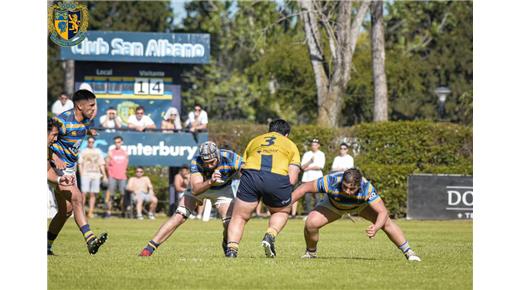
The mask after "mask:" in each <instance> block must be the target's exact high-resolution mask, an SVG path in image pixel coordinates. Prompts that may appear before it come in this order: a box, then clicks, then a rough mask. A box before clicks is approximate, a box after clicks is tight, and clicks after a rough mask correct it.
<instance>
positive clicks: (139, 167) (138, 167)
mask: <svg viewBox="0 0 520 290" xmlns="http://www.w3.org/2000/svg"><path fill="white" fill-rule="evenodd" d="M135 169H142V170H143V171H144V168H143V167H142V166H140V165H139V166H137V167H136V168H135Z"/></svg>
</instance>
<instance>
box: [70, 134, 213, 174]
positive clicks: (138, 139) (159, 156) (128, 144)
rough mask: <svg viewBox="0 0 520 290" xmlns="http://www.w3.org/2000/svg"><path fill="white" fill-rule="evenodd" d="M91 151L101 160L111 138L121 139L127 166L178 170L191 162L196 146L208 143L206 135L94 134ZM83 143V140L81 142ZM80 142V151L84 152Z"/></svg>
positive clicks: (112, 143)
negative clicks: (100, 156)
mask: <svg viewBox="0 0 520 290" xmlns="http://www.w3.org/2000/svg"><path fill="white" fill-rule="evenodd" d="M98 134H99V135H98V136H96V141H95V143H94V147H96V148H99V149H100V150H101V152H103V154H104V156H106V154H107V153H108V150H110V149H112V148H113V147H114V146H115V145H114V140H113V139H114V137H115V136H121V137H123V148H125V150H126V151H127V152H128V155H129V159H130V165H134V166H136V165H141V166H155V165H161V166H172V167H180V166H182V165H183V164H188V165H189V163H190V162H191V160H192V159H193V157H194V156H196V154H197V150H198V145H199V144H201V143H203V142H205V141H208V134H207V133H199V134H196V135H194V134H192V133H185V132H179V133H161V132H144V133H141V132H130V131H127V132H105V131H101V130H98ZM85 140H86V139H85ZM86 145H87V142H86V141H84V142H83V144H82V146H81V147H80V150H81V149H83V148H85V147H86Z"/></svg>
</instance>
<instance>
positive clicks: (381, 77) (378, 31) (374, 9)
mask: <svg viewBox="0 0 520 290" xmlns="http://www.w3.org/2000/svg"><path fill="white" fill-rule="evenodd" d="M371 14H372V17H371V20H372V30H371V38H372V41H371V43H372V78H373V81H374V121H375V122H377V121H388V95H387V85H386V74H385V34H384V23H383V1H374V2H372V5H371Z"/></svg>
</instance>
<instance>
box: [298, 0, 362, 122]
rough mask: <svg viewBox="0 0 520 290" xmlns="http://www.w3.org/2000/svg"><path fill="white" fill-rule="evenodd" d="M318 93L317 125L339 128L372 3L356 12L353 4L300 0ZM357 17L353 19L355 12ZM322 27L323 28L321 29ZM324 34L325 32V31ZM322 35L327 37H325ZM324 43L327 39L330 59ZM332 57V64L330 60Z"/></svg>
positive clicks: (360, 5)
mask: <svg viewBox="0 0 520 290" xmlns="http://www.w3.org/2000/svg"><path fill="white" fill-rule="evenodd" d="M299 4H300V7H301V11H302V19H303V22H304V24H305V35H306V39H307V46H308V50H309V55H310V60H311V64H312V68H313V71H314V75H315V81H316V88H317V94H318V124H319V125H321V126H325V127H337V126H338V124H339V113H340V112H341V97H342V96H343V94H344V92H345V90H346V88H347V84H348V81H349V79H350V73H351V68H352V56H353V54H354V51H355V48H356V41H357V38H358V36H359V33H360V29H361V24H362V22H363V19H364V17H365V15H366V13H367V11H368V8H369V5H370V2H366V1H363V2H361V3H360V4H359V7H358V9H354V7H353V1H340V2H321V1H307V0H300V1H299ZM354 11H356V14H355V16H354V19H352V18H353V12H354ZM318 23H320V24H321V26H322V27H321V28H322V29H320V27H319V26H318ZM323 31H324V32H323ZM322 34H325V35H324V36H323V37H322ZM322 39H323V40H328V46H329V50H330V53H329V55H328V56H327V54H326V52H325V50H324V48H323V46H324V43H323V42H322ZM327 57H329V58H330V61H328V60H327Z"/></svg>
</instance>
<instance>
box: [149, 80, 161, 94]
mask: <svg viewBox="0 0 520 290" xmlns="http://www.w3.org/2000/svg"><path fill="white" fill-rule="evenodd" d="M150 95H164V80H163V79H150Z"/></svg>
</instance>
